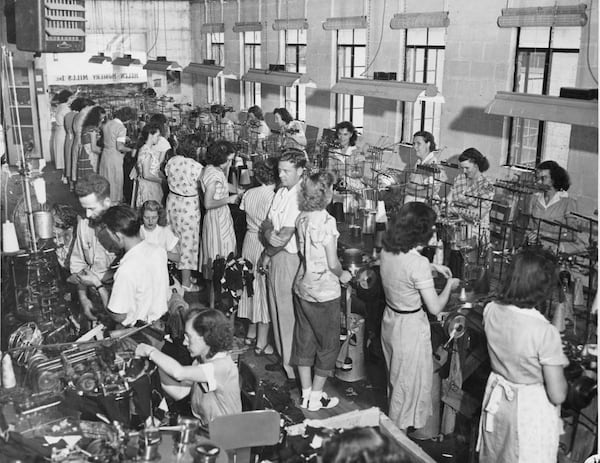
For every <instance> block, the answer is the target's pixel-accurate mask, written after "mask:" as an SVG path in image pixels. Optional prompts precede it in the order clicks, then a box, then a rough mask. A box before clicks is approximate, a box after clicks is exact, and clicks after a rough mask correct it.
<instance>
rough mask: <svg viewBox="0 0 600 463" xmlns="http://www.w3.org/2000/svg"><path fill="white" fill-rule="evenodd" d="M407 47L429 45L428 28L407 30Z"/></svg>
mask: <svg viewBox="0 0 600 463" xmlns="http://www.w3.org/2000/svg"><path fill="white" fill-rule="evenodd" d="M406 44H407V45H427V28H425V27H423V28H420V27H419V28H415V29H406Z"/></svg>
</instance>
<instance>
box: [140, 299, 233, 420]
mask: <svg viewBox="0 0 600 463" xmlns="http://www.w3.org/2000/svg"><path fill="white" fill-rule="evenodd" d="M232 343H233V331H232V325H231V322H230V321H229V320H228V319H227V318H226V317H225V315H223V313H221V312H219V311H218V310H213V309H205V310H200V311H193V312H191V313H190V314H189V315H188V317H187V321H186V322H185V336H184V340H183V344H184V346H186V347H187V349H188V351H189V352H190V355H191V356H192V358H193V359H194V361H193V363H192V365H188V366H185V365H181V364H180V363H179V362H178V361H177V360H175V359H174V358H172V357H170V356H168V355H166V354H164V353H163V352H161V351H160V350H158V349H157V348H156V347H152V346H150V345H148V344H139V345H138V346H137V348H136V350H135V354H136V355H137V356H139V357H148V358H149V359H150V360H152V361H153V362H154V363H156V365H157V366H158V368H159V372H160V376H161V383H162V387H163V390H164V391H165V392H166V393H167V394H169V395H170V396H171V397H172V398H173V399H175V400H181V399H183V398H184V397H186V396H187V395H190V400H191V408H192V413H193V415H194V416H195V417H196V418H198V419H199V420H201V421H202V423H203V424H205V425H207V424H208V423H209V422H210V421H211V420H213V419H214V418H215V417H217V416H223V415H233V414H236V413H241V412H242V401H241V395H240V384H239V375H238V369H237V366H236V365H235V363H234V362H233V359H232V358H231V356H230V355H229V353H228V352H227V351H228V350H230V349H231V347H232Z"/></svg>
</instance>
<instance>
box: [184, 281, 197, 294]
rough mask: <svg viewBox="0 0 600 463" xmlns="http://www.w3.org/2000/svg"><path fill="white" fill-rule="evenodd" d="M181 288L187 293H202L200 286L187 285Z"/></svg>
mask: <svg viewBox="0 0 600 463" xmlns="http://www.w3.org/2000/svg"><path fill="white" fill-rule="evenodd" d="M181 287H182V288H183V290H184V291H185V292H186V293H197V292H199V291H200V287H199V286H198V285H195V284H193V283H192V284H190V285H189V286H185V285H181Z"/></svg>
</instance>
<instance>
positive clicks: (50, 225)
mask: <svg viewBox="0 0 600 463" xmlns="http://www.w3.org/2000/svg"><path fill="white" fill-rule="evenodd" d="M33 225H34V227H35V232H36V234H37V236H38V238H41V239H44V240H48V239H51V238H54V218H53V217H52V212H49V211H37V212H34V213H33Z"/></svg>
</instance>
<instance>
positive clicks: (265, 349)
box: [254, 344, 275, 357]
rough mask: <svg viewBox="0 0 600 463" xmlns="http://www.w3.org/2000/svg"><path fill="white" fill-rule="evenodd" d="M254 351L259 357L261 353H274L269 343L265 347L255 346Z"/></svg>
mask: <svg viewBox="0 0 600 463" xmlns="http://www.w3.org/2000/svg"><path fill="white" fill-rule="evenodd" d="M254 353H255V354H256V355H258V356H259V357H260V356H262V355H273V354H274V353H275V349H273V346H272V345H271V344H267V345H266V346H265V347H257V348H255V349H254Z"/></svg>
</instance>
